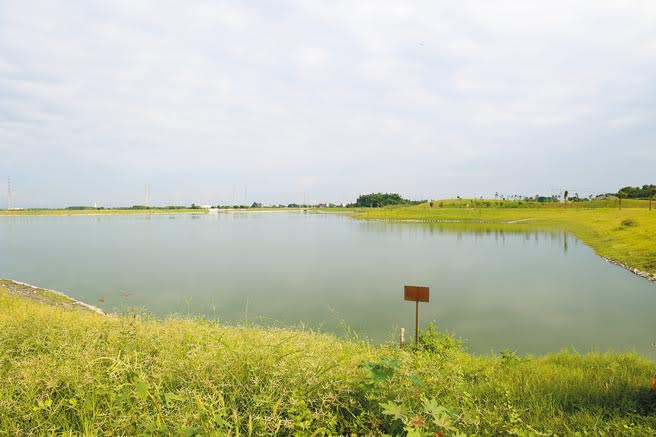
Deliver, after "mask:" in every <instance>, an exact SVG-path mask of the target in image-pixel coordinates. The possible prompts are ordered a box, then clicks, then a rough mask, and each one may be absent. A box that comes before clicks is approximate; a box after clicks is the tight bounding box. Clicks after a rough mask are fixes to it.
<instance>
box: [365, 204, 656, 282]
mask: <svg viewBox="0 0 656 437" xmlns="http://www.w3.org/2000/svg"><path fill="white" fill-rule="evenodd" d="M432 203H433V206H432V207H431V206H430V204H428V203H424V204H421V205H417V206H410V207H386V208H370V209H360V210H356V211H354V212H353V214H354V216H355V217H358V218H362V219H378V220H394V221H422V222H443V223H454V226H457V223H456V222H461V223H463V224H466V225H467V226H470V227H471V226H476V225H477V224H484V225H486V226H489V225H495V226H497V227H504V228H507V229H522V228H530V229H547V230H548V229H559V230H563V231H567V232H571V233H573V234H574V235H575V236H576V237H578V238H579V239H580V240H582V241H583V242H584V243H585V244H587V245H588V246H590V247H592V248H593V249H594V250H595V252H596V253H597V254H598V255H600V256H603V257H606V258H609V259H612V260H614V261H617V262H619V263H622V264H624V265H626V266H628V267H631V268H637V269H638V270H642V271H645V272H649V273H651V274H653V275H654V274H656V209H655V210H652V211H650V210H649V203H648V201H646V200H627V199H625V200H623V201H622V209H619V208H618V200H617V199H611V200H602V201H589V202H576V203H574V202H572V203H567V204H561V203H545V204H540V203H537V202H522V201H499V200H472V199H455V200H454V199H450V200H435V201H433V202H432ZM655 206H656V204H655Z"/></svg>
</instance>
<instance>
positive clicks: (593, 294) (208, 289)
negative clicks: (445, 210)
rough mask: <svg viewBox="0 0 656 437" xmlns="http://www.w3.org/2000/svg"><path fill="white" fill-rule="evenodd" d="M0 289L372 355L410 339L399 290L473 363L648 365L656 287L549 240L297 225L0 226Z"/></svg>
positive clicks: (24, 220)
mask: <svg viewBox="0 0 656 437" xmlns="http://www.w3.org/2000/svg"><path fill="white" fill-rule="evenodd" d="M0 277H5V278H11V279H16V280H20V281H24V282H28V283H33V284H36V285H39V286H43V287H46V288H52V289H56V290H61V291H64V292H66V293H68V294H70V295H71V296H73V297H75V298H77V299H80V300H82V301H86V302H89V303H91V304H96V305H99V306H101V307H103V308H105V309H106V310H108V311H125V310H126V309H127V308H128V307H129V306H137V307H145V308H147V310H148V311H150V312H152V313H153V314H155V315H158V316H163V315H167V314H171V313H182V314H187V313H191V314H203V315H205V316H208V317H211V318H218V319H220V320H223V321H226V322H234V321H239V320H244V318H245V317H247V318H248V319H249V320H257V321H260V322H261V323H264V324H274V325H283V326H287V325H298V324H300V323H304V324H305V325H306V326H309V327H311V328H314V329H320V330H322V331H328V332H335V333H338V334H344V332H345V331H344V328H343V326H348V327H350V328H351V329H353V330H354V331H355V332H357V333H359V334H360V335H361V336H364V337H368V338H370V339H372V340H374V341H385V340H389V339H391V338H393V336H395V335H396V334H395V330H396V329H398V327H399V326H403V327H406V329H407V331H408V333H409V334H410V335H409V337H411V336H412V329H413V327H414V304H413V303H410V302H404V301H403V299H402V287H403V285H404V284H416V285H427V286H430V288H431V302H430V303H428V304H422V305H421V317H422V320H423V321H429V320H436V321H437V324H438V326H439V327H440V328H441V329H446V330H448V331H451V332H453V333H455V335H456V336H459V337H461V338H463V339H464V340H465V342H466V344H467V346H468V349H469V350H470V351H472V352H477V353H485V352H491V351H499V350H502V349H505V348H508V349H511V350H515V351H517V352H520V353H543V352H552V351H558V350H560V349H561V348H563V347H573V348H575V349H576V350H578V351H581V352H585V351H589V350H607V349H614V350H622V351H624V350H632V349H635V350H637V351H638V352H640V353H643V354H646V355H648V356H650V357H652V358H654V357H656V349H655V348H654V347H652V346H651V343H652V342H654V341H656V317H655V314H656V286H655V285H654V284H651V283H649V282H647V281H646V280H644V279H641V278H638V277H636V276H635V275H632V274H631V273H629V272H627V271H625V270H623V269H621V268H618V267H615V266H613V265H611V264H608V263H606V262H604V261H603V260H602V259H601V258H599V257H597V256H596V255H594V253H593V252H592V250H591V249H590V248H588V247H587V246H585V245H584V244H582V243H581V242H579V241H578V240H576V239H575V238H573V237H572V236H568V235H566V234H564V233H560V232H555V233H553V232H508V231H499V230H494V229H493V228H484V227H477V228H474V229H469V228H465V227H462V228H456V229H454V227H453V226H450V227H444V226H439V225H426V224H416V223H415V224H408V223H406V224H398V223H397V224H394V223H386V222H366V221H357V220H354V219H351V218H348V217H345V216H340V215H327V214H326V215H322V214H303V213H241V214H218V215H217V214H211V215H151V216H145V215H143V216H133V215H129V216H127V215H126V216H72V217H49V216H42V217H0ZM124 292H128V293H129V295H128V297H127V299H126V298H125V297H123V293H124ZM99 297H102V298H104V303H102V304H100V303H98V298H99Z"/></svg>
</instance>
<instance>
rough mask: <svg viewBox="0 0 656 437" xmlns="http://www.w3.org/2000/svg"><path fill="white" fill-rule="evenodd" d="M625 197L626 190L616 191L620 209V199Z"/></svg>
mask: <svg viewBox="0 0 656 437" xmlns="http://www.w3.org/2000/svg"><path fill="white" fill-rule="evenodd" d="M625 197H626V191H624V190H620V191H618V192H617V198H618V199H619V200H620V201H619V205H620V209H622V199H624V198H625Z"/></svg>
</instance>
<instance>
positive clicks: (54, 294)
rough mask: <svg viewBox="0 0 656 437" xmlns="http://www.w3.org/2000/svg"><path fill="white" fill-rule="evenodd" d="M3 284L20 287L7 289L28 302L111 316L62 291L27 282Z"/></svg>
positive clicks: (8, 280)
mask: <svg viewBox="0 0 656 437" xmlns="http://www.w3.org/2000/svg"><path fill="white" fill-rule="evenodd" d="M2 283H5V284H7V283H8V284H12V285H14V286H17V287H19V288H16V289H11V288H7V287H5V288H7V291H8V292H9V293H10V294H13V295H17V296H19V297H22V298H24V299H27V300H32V301H39V302H43V303H46V304H48V305H52V306H58V307H66V308H76V307H78V308H79V307H81V308H79V309H83V310H86V311H91V312H94V313H96V314H100V315H103V316H107V315H109V314H108V313H107V312H106V311H105V310H103V309H102V308H99V307H97V306H94V305H91V304H88V303H86V302H83V301H81V300H78V299H75V298H73V297H71V296H69V295H67V294H66V293H62V292H61V291H57V290H52V289H49V288H43V287H37V286H36V285H32V284H28V283H26V282H21V281H16V280H14V279H0V285H2Z"/></svg>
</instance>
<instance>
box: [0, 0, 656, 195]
mask: <svg viewBox="0 0 656 437" xmlns="http://www.w3.org/2000/svg"><path fill="white" fill-rule="evenodd" d="M655 22H656V4H655V3H653V2H643V3H638V2H636V3H630V4H627V3H626V2H594V3H593V4H591V3H590V2H570V1H567V2H565V1H562V2H548V3H546V2H537V3H536V2H520V3H518V2H506V1H495V2H484V1H469V2H458V3H452V2H415V3H407V2H387V1H383V2H381V1H362V2H346V1H343V2H342V1H338V2H327V3H321V2H319V3H318V2H309V1H299V2H290V3H285V4H278V5H276V6H275V7H273V6H271V7H267V6H265V5H263V4H239V3H229V2H204V1H198V2H185V3H178V2H148V1H140V2H136V3H135V2H127V1H125V2H112V3H111V4H105V5H97V4H87V3H82V4H79V3H78V4H72V3H71V4H65V3H64V4H55V3H52V2H20V3H19V2H8V3H4V4H3V5H0V150H2V151H3V154H4V159H0V172H2V173H6V174H11V175H12V176H13V177H14V180H15V184H17V185H20V184H21V183H22V184H23V186H24V187H26V188H25V189H23V193H24V194H23V195H24V199H25V202H26V203H29V202H30V199H37V198H40V199H43V198H48V199H50V200H49V203H50V205H49V206H52V205H57V204H62V203H64V204H66V203H79V202H81V201H83V200H84V199H85V198H87V197H89V194H88V193H86V192H84V188H83V187H84V186H85V185H92V186H93V187H94V188H93V191H94V195H97V193H98V192H99V191H102V192H104V193H103V196H104V197H105V198H106V199H108V202H113V203H129V202H131V201H132V200H131V199H132V198H131V197H130V196H140V194H139V195H134V194H130V193H141V191H143V184H144V183H147V182H148V183H150V184H151V185H152V186H153V187H155V189H156V188H157V187H158V186H159V187H161V188H162V189H160V190H158V193H160V195H159V198H160V199H161V200H162V202H164V203H166V202H167V200H170V201H173V200H177V201H180V200H182V199H196V197H195V194H196V193H215V192H218V191H220V189H219V188H216V187H220V186H232V185H233V184H237V185H239V184H241V185H244V184H250V185H252V186H258V187H260V188H258V192H259V195H260V196H261V197H260V198H259V199H258V200H260V201H265V202H267V201H273V200H274V199H275V201H298V200H299V199H298V185H299V184H303V185H307V186H308V187H310V188H311V189H312V190H313V191H314V193H313V194H312V197H313V198H317V199H319V198H321V199H324V200H327V201H330V200H339V201H341V200H343V199H342V196H343V193H344V192H347V193H348V195H350V196H352V195H355V194H357V190H360V189H363V188H370V189H372V190H373V189H376V190H378V188H376V187H380V189H383V187H385V188H384V189H390V190H394V187H395V186H398V187H401V188H399V190H401V189H403V190H405V191H406V193H408V194H413V193H416V194H418V195H419V194H421V193H426V192H431V193H433V194H434V195H435V196H441V195H444V196H446V195H453V194H454V193H460V194H464V193H466V192H471V193H477V194H478V193H482V194H484V193H486V191H485V190H488V191H489V192H490V193H493V192H495V191H502V190H503V189H504V188H503V187H511V186H512V187H515V186H522V187H525V190H526V192H527V193H531V194H533V193H534V192H536V191H540V190H542V191H544V190H545V189H548V187H550V186H554V185H563V184H565V183H572V182H575V183H577V184H580V185H585V186H592V187H597V189H598V191H609V190H612V189H615V188H616V187H615V186H614V184H616V183H618V182H620V183H621V184H622V185H626V184H637V183H648V182H653V181H649V180H647V179H648V178H649V177H651V174H653V171H652V170H650V168H653V166H654V164H656V162H654V159H655V158H654V155H653V149H654V146H653V144H654V140H655V139H656V138H655V137H656V133H655V132H654V129H653V126H654V125H656V123H655V122H656V120H655V119H654V118H655V114H656V111H655V110H654V101H656V85H654V84H655V83H656V81H655V79H656V26H654V23H655ZM625 148H629V149H630V150H631V152H630V153H631V154H632V155H631V156H636V157H637V156H639V157H641V158H642V159H643V161H646V162H642V165H643V166H644V170H642V167H638V168H636V167H635V166H632V165H631V164H630V162H627V163H626V165H623V164H622V162H623V161H621V160H618V159H617V158H618V157H620V156H623V153H625V152H623V150H624V149H625ZM650 160H651V161H650ZM563 161H567V162H568V163H570V165H568V166H553V167H549V166H551V165H554V163H557V162H563ZM577 162H578V163H580V165H578V166H577ZM52 163H56V164H57V165H56V166H53V165H52ZM609 163H612V164H613V172H614V176H613V178H609V177H608V172H607V171H606V170H605V169H604V168H603V166H604V165H608V164H609ZM46 166H50V170H49V171H48V172H47V176H46V175H45V174H46V173H45V172H42V171H41V169H42V168H44V167H46ZM79 168H88V169H93V171H92V172H78V169H79ZM75 175H79V179H76V176H75ZM401 176H402V177H403V180H402V181H401V180H399V177H401ZM527 176H530V177H527ZM53 181H62V182H61V183H59V182H57V183H53ZM67 181H71V182H70V183H71V184H74V185H75V187H76V188H75V191H72V190H71V189H70V186H68V185H66V184H68V183H69V182H67ZM108 181H111V186H110V185H107V186H105V184H108ZM117 181H119V182H117ZM299 181H301V182H299ZM302 181H306V182H302ZM307 181H311V183H310V182H307ZM622 181H623V182H622ZM75 182H76V183H75ZM176 183H177V185H178V186H179V187H180V186H183V187H185V188H184V189H183V188H177V189H175V190H173V189H171V191H170V193H167V191H166V190H167V189H169V188H166V187H172V186H175V185H176ZM57 187H59V188H57ZM545 187H547V188H545ZM228 191H230V190H228ZM37 193H38V196H37ZM44 193H47V195H44ZM167 195H168V196H169V197H168V198H167V197H166V196H167ZM197 200H200V199H197Z"/></svg>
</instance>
